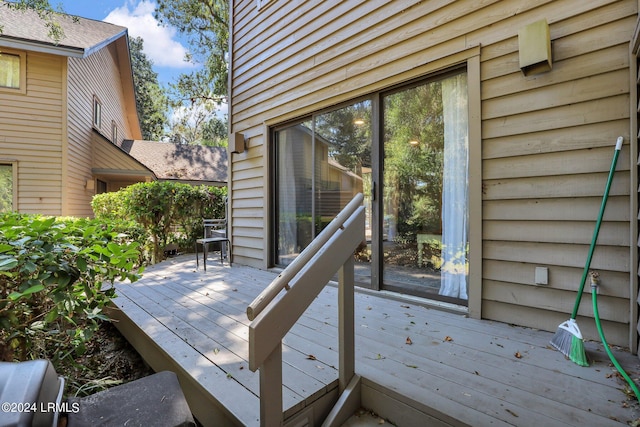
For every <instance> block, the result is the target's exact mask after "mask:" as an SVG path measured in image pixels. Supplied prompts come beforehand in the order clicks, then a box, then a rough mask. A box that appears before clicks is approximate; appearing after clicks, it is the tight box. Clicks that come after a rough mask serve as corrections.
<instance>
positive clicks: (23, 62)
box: [0, 47, 27, 95]
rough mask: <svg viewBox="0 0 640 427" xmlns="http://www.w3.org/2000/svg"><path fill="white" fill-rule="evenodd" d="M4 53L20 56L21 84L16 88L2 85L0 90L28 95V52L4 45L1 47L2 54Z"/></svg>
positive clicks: (0, 52)
mask: <svg viewBox="0 0 640 427" xmlns="http://www.w3.org/2000/svg"><path fill="white" fill-rule="evenodd" d="M2 53H7V54H9V55H14V56H18V57H19V58H20V85H19V87H15V88H14V87H6V86H0V91H2V92H8V93H19V94H21V95H26V94H27V52H24V51H20V50H15V49H9V48H4V47H3V48H2V49H0V54H2Z"/></svg>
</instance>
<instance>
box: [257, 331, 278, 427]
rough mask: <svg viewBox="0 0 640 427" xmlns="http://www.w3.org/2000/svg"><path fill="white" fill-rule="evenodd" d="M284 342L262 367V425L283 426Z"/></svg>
mask: <svg viewBox="0 0 640 427" xmlns="http://www.w3.org/2000/svg"><path fill="white" fill-rule="evenodd" d="M282 411H283V409H282V342H280V345H278V346H277V347H276V348H275V349H274V350H273V352H272V353H271V354H270V355H269V357H268V358H267V359H265V361H264V364H263V365H262V366H261V367H260V425H261V426H262V427H271V426H281V425H282V421H283V419H282V415H283V414H282Z"/></svg>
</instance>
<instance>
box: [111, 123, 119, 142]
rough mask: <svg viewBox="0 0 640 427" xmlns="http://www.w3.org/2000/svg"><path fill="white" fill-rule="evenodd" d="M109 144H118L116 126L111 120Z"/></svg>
mask: <svg viewBox="0 0 640 427" xmlns="http://www.w3.org/2000/svg"><path fill="white" fill-rule="evenodd" d="M111 142H113V143H114V144H118V125H116V122H115V121H114V120H111Z"/></svg>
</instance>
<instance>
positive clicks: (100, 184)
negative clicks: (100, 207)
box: [96, 179, 107, 194]
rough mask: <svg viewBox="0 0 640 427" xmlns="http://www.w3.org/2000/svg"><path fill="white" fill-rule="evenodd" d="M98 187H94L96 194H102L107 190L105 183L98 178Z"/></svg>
mask: <svg viewBox="0 0 640 427" xmlns="http://www.w3.org/2000/svg"><path fill="white" fill-rule="evenodd" d="M97 182H98V188H96V194H102V193H106V192H107V183H106V182H104V181H102V180H100V179H98V180H97Z"/></svg>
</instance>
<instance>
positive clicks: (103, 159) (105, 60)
mask: <svg viewBox="0 0 640 427" xmlns="http://www.w3.org/2000/svg"><path fill="white" fill-rule="evenodd" d="M68 68H69V71H68V76H69V77H68V86H69V89H68V91H69V95H68V97H69V107H68V118H69V120H68V129H69V144H68V147H69V149H68V162H67V164H66V165H65V172H66V174H67V182H68V187H67V193H66V197H65V207H66V209H67V212H69V213H70V214H71V213H72V214H73V215H87V216H91V215H92V214H93V212H92V211H91V206H90V202H91V197H93V195H94V193H95V191H94V190H88V189H86V188H85V182H86V181H87V180H92V179H94V176H93V175H92V169H93V168H99V169H110V170H113V171H114V173H115V171H117V170H121V171H122V173H124V174H128V175H130V174H131V171H132V170H138V171H139V172H140V174H141V175H142V174H145V173H146V169H145V168H143V167H142V166H141V165H139V164H137V163H135V162H133V161H132V160H131V159H130V158H129V157H128V156H127V155H125V154H124V153H121V152H117V151H118V150H117V149H115V147H113V148H114V150H108V151H105V150H96V147H100V146H101V145H102V143H101V142H99V140H102V141H103V142H106V141H111V139H112V129H111V123H112V121H115V123H116V125H117V127H118V139H119V141H117V142H118V143H120V142H121V141H122V139H127V138H132V137H134V136H135V135H133V133H132V129H131V127H130V125H129V122H128V121H127V116H126V105H127V104H126V100H125V94H124V93H123V89H122V81H121V79H120V70H119V68H118V53H117V49H116V46H115V44H113V43H112V44H111V45H109V46H107V47H106V48H103V49H101V50H99V51H97V52H95V53H93V54H92V55H90V56H88V57H86V58H82V59H77V58H69V66H68ZM94 96H96V97H97V98H98V100H99V101H100V102H101V104H102V125H101V128H100V129H97V130H96V129H93V99H94ZM98 133H99V134H100V135H102V136H100V135H98ZM103 180H107V178H104V177H103Z"/></svg>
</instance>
